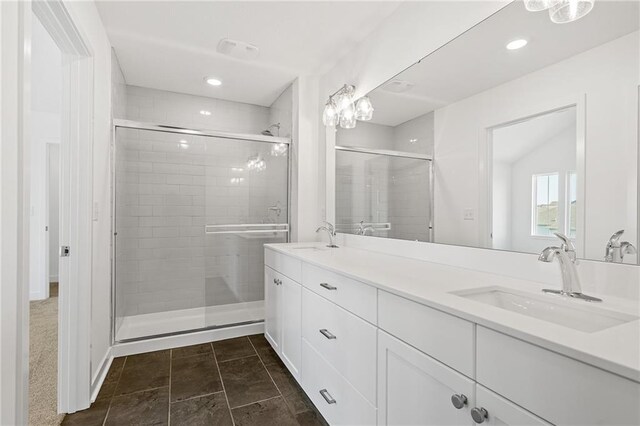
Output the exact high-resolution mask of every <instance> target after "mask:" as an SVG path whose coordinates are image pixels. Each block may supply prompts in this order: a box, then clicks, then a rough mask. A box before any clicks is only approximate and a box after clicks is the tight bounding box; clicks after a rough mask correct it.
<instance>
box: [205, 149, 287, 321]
mask: <svg viewBox="0 0 640 426" xmlns="http://www.w3.org/2000/svg"><path fill="white" fill-rule="evenodd" d="M287 195H288V145H286V144H273V143H265V142H256V141H234V140H224V139H215V141H210V143H208V145H207V164H206V187H205V217H206V223H205V232H206V247H205V305H206V312H205V322H206V326H207V327H220V326H224V325H229V324H242V323H249V322H255V321H261V320H263V319H264V244H268V243H284V242H287V241H288V235H289V225H288V222H289V221H288V199H287Z"/></svg>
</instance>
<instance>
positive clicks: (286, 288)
mask: <svg viewBox="0 0 640 426" xmlns="http://www.w3.org/2000/svg"><path fill="white" fill-rule="evenodd" d="M279 279H280V280H281V281H282V284H281V285H280V286H279V287H280V291H281V294H282V304H281V306H280V308H281V309H282V340H281V341H280V344H281V350H282V361H283V362H284V363H285V365H286V366H287V368H289V371H291V374H293V376H294V377H295V378H296V379H298V378H299V377H300V352H301V348H302V329H301V323H302V286H301V285H300V284H298V283H297V282H295V281H293V280H292V279H289V278H287V277H285V276H280V277H279Z"/></svg>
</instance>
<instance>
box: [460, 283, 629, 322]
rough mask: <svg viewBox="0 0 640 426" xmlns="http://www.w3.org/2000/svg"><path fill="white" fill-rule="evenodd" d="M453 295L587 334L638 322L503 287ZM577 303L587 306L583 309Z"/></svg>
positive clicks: (463, 291)
mask: <svg viewBox="0 0 640 426" xmlns="http://www.w3.org/2000/svg"><path fill="white" fill-rule="evenodd" d="M453 294H456V295H457V296H460V297H464V298H466V299H469V300H475V301H476V302H481V303H485V304H487V305H491V306H495V307H497V308H500V309H505V310H507V311H511V312H516V313H519V314H522V315H526V316H528V317H533V318H537V319H540V320H542V321H547V322H552V323H554V324H558V325H561V326H564V327H568V328H572V329H574V330H579V331H584V332H586V333H594V332H596V331H601V330H605V329H607V328H611V327H615V326H617V325H621V324H625V323H628V322H631V321H635V320H637V319H638V317H636V316H633V315H628V314H624V313H619V312H614V311H609V310H606V309H602V308H597V307H594V306H593V305H591V304H588V302H583V301H578V300H561V299H560V297H562V296H556V295H535V294H531V293H527V292H520V291H517V290H511V289H506V288H500V287H489V288H480V289H474V290H462V291H456V292H453ZM554 299H555V300H554ZM578 303H584V305H583V306H580V305H578Z"/></svg>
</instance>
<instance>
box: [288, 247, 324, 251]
mask: <svg viewBox="0 0 640 426" xmlns="http://www.w3.org/2000/svg"><path fill="white" fill-rule="evenodd" d="M291 250H308V251H325V250H329V247H323V246H320V247H319V246H308V247H292V248H291Z"/></svg>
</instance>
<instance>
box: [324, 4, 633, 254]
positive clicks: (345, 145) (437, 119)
mask: <svg viewBox="0 0 640 426" xmlns="http://www.w3.org/2000/svg"><path fill="white" fill-rule="evenodd" d="M639 28H640V8H639V3H638V2H635V1H596V3H595V6H594V8H593V10H592V11H591V13H589V14H588V15H587V16H585V17H583V18H581V19H579V20H577V21H574V22H571V23H567V24H555V23H553V22H551V20H550V19H549V15H548V14H547V13H544V12H540V13H533V12H529V11H527V10H526V9H525V7H524V4H523V3H522V2H521V1H515V2H512V3H510V4H509V5H507V6H506V7H504V8H503V9H502V10H500V11H499V12H497V13H496V14H494V15H493V16H491V17H489V18H488V19H486V20H485V21H483V22H481V23H480V24H478V25H477V26H475V27H474V28H472V29H470V30H469V31H467V32H466V33H464V34H462V35H461V36H459V37H458V38H456V39H454V40H452V41H451V42H449V43H448V44H446V45H445V46H443V47H442V48H440V49H439V50H437V51H435V52H433V53H432V54H430V55H429V56H427V57H425V58H423V59H422V60H420V62H418V63H416V64H415V65H414V66H412V67H410V68H408V69H407V70H405V71H403V72H402V73H400V74H398V75H397V76H395V77H394V78H392V79H391V80H389V81H387V82H385V83H384V84H382V85H381V86H379V87H378V88H376V89H375V90H374V91H372V92H371V93H369V97H370V99H371V102H372V104H373V107H374V108H375V111H374V114H373V119H372V120H371V121H367V122H360V121H359V122H357V125H356V127H355V128H353V129H342V128H338V130H337V133H336V135H335V146H336V149H335V220H336V224H337V227H338V230H339V231H341V232H345V233H354V234H361V235H370V236H376V237H388V238H401V239H408V240H419V241H428V242H435V243H445V244H455V245H464V246H473V247H482V248H493V249H500V250H510V251H518V252H526V253H539V252H540V251H541V250H542V249H543V248H544V247H546V246H549V245H555V244H556V243H557V241H558V240H557V238H556V237H555V236H554V233H561V234H565V235H567V236H569V237H570V238H571V239H572V240H573V241H574V244H575V246H576V249H577V251H578V255H579V257H581V258H586V259H592V260H605V250H606V246H607V243H608V242H610V241H613V242H614V244H622V243H623V242H628V243H629V245H628V246H627V247H628V249H627V250H625V251H624V254H625V256H624V258H622V259H609V260H614V261H622V262H624V263H631V264H637V263H638V255H637V254H634V253H633V252H634V250H633V246H635V247H637V246H638V239H639V231H638V221H639V218H638V182H639V178H638V163H639V153H638V111H639V103H640V100H639V95H640V35H639ZM516 40H523V41H520V42H518V43H516V44H515V46H514V45H513V44H510V43H511V42H513V41H516ZM518 44H520V45H521V46H519V48H515V47H518ZM508 45H509V46H508ZM622 230H623V231H624V232H623V233H622V234H621V235H620V234H619V233H618V231H622ZM616 233H618V234H616Z"/></svg>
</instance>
